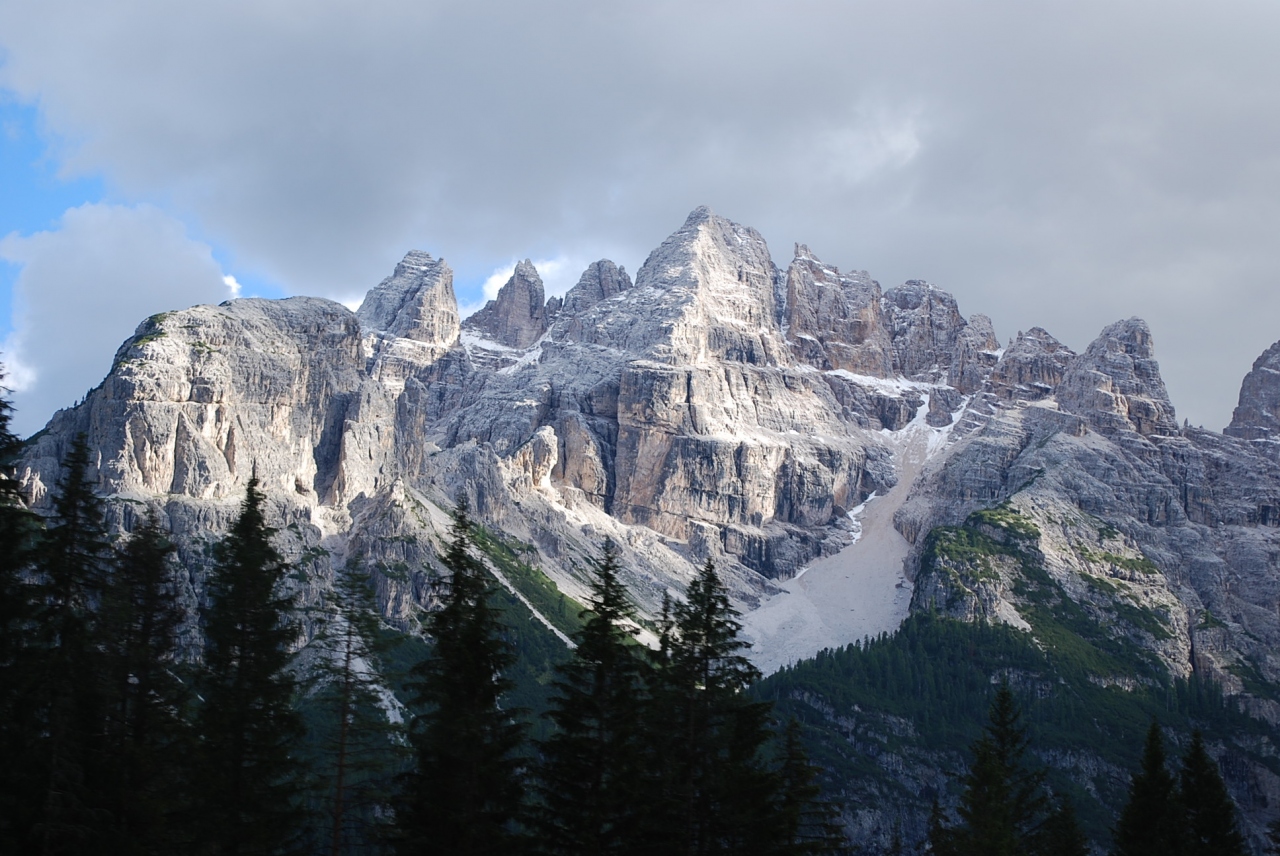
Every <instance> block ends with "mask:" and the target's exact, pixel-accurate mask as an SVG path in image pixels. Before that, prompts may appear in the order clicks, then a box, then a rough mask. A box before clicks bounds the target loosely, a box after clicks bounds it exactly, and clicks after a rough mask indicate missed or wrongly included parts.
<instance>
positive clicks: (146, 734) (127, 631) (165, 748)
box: [100, 512, 190, 854]
mask: <svg viewBox="0 0 1280 856" xmlns="http://www.w3.org/2000/svg"><path fill="white" fill-rule="evenodd" d="M172 552H173V545H172V544H171V543H170V542H169V540H168V539H167V538H166V536H165V533H164V532H163V530H162V529H161V528H160V524H159V522H158V520H157V518H156V515H155V513H154V512H152V513H151V514H150V515H148V517H147V519H146V520H145V521H144V522H143V523H142V525H141V526H139V527H138V528H137V530H136V531H135V532H134V533H133V535H132V536H131V537H130V538H129V539H128V541H127V542H126V543H125V545H124V547H123V548H122V549H120V550H119V551H118V552H117V554H116V557H115V561H114V573H113V574H112V577H111V584H110V585H109V586H108V587H107V589H106V590H105V592H104V594H103V598H102V607H101V618H100V624H101V636H102V640H103V647H104V653H105V661H106V662H105V667H106V668H105V675H106V677H107V679H108V681H109V683H108V687H107V711H106V714H107V721H106V739H107V745H106V757H105V759H104V760H105V766H106V767H107V769H108V770H109V772H110V778H109V779H108V785H109V787H108V792H107V796H109V797H110V799H111V806H112V812H113V814H114V816H115V823H114V827H115V828H114V832H113V835H112V839H113V840H112V842H111V843H110V845H109V846H108V848H107V849H109V850H114V851H116V852H121V853H129V854H135V853H138V854H142V853H169V852H172V851H173V850H174V849H175V848H176V847H177V845H178V843H179V840H178V839H177V838H175V834H176V828H175V827H176V819H175V815H176V813H177V811H178V810H179V808H180V804H179V799H180V797H181V795H182V791H183V789H182V778H183V777H182V771H183V763H184V755H185V754H186V753H187V751H188V750H189V749H190V747H189V746H188V745H187V744H186V740H187V738H188V736H189V735H188V730H187V727H186V724H185V722H184V720H183V719H182V714H183V712H184V708H185V706H186V703H187V701H188V694H187V692H186V689H185V687H184V686H183V684H182V682H181V681H180V680H178V678H177V677H176V676H175V674H174V672H173V666H174V665H175V663H174V661H175V658H176V648H177V633H178V627H179V625H180V624H181V623H182V620H183V617H184V614H183V610H182V608H181V607H180V606H179V604H178V599H177V591H176V586H175V582H174V579H173V574H172V572H171V570H170V567H169V564H168V557H169V555H170V554H171V553H172Z"/></svg>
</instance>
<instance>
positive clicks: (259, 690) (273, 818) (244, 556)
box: [196, 478, 302, 856]
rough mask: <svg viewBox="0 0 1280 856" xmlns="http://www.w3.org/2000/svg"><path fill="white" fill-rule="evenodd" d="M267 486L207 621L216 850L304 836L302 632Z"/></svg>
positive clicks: (286, 843) (209, 780) (224, 571)
mask: <svg viewBox="0 0 1280 856" xmlns="http://www.w3.org/2000/svg"><path fill="white" fill-rule="evenodd" d="M264 502H265V499H264V497H263V495H262V493H261V491H259V490H258V480H257V479H256V478H252V479H250V480H249V485H248V488H247V490H246V492H245V499H244V503H243V504H242V505H241V507H240V516H239V517H238V518H237V519H236V521H235V523H234V524H233V525H232V527H231V531H230V532H229V533H228V534H227V536H226V537H225V538H224V539H223V541H222V542H221V544H220V545H219V548H218V556H217V564H216V566H215V568H214V570H213V573H212V575H211V576H210V579H209V591H210V601H211V602H210V605H209V609H208V612H207V614H206V615H205V636H206V640H207V647H206V650H205V674H204V679H203V681H202V684H201V694H202V696H203V703H202V704H201V705H200V708H199V710H198V712H197V717H196V730H197V732H198V734H199V739H200V751H199V753H198V758H199V770H198V773H197V777H196V780H197V782H198V784H199V786H200V790H199V796H200V799H199V810H198V812H197V815H196V817H197V822H198V823H199V826H200V829H201V845H202V846H203V847H207V848H208V849H209V851H210V852H212V853H217V854H226V856H241V854H249V853H254V854H257V853H275V852H282V851H287V850H288V849H289V848H290V847H291V846H292V845H293V843H294V842H295V841H296V840H297V839H298V837H299V835H300V824H301V820H302V814H301V810H300V807H299V805H298V796H299V789H300V784H301V778H302V776H301V774H302V770H301V769H300V766H301V765H300V763H299V761H298V758H297V751H296V748H297V746H298V742H299V740H300V738H301V736H302V723H301V720H300V718H299V716H298V713H297V711H296V710H295V708H294V706H293V701H294V695H295V685H294V680H293V677H292V676H291V675H290V673H289V671H288V668H287V667H288V665H289V661H290V649H291V647H292V645H293V643H294V642H295V640H296V639H297V635H298V634H297V627H296V625H295V624H294V623H293V622H292V620H291V619H290V615H291V609H292V606H293V601H292V599H291V598H289V597H286V596H284V595H283V594H282V593H281V591H280V587H281V582H282V580H283V579H284V574H285V571H286V570H287V567H288V566H287V565H286V564H285V563H284V561H283V560H282V559H281V558H280V554H279V553H278V552H277V551H276V549H275V548H274V547H273V546H272V545H271V535H272V530H271V529H270V528H268V527H267V524H266V519H265V516H264V510H263V505H264Z"/></svg>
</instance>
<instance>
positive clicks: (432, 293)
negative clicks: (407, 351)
mask: <svg viewBox="0 0 1280 856" xmlns="http://www.w3.org/2000/svg"><path fill="white" fill-rule="evenodd" d="M356 317H357V318H359V319H360V324H361V326H362V327H364V328H365V329H366V330H368V331H370V332H372V333H383V334H385V335H386V336H387V337H388V338H401V339H412V340H413V341H416V342H423V343H426V344H428V345H432V346H435V347H438V348H448V347H450V346H452V345H453V344H454V343H455V342H457V340H458V332H459V319H458V300H457V298H456V297H455V296H454V294H453V271H452V270H450V269H449V266H448V265H447V264H445V263H444V260H443V259H433V258H432V257H431V256H430V254H428V253H423V252H419V251H417V250H413V251H411V252H409V253H408V254H407V255H405V257H404V259H403V260H402V261H401V262H400V263H399V264H398V265H396V269H395V272H394V273H392V274H391V276H389V277H387V278H386V279H384V280H383V281H382V282H381V283H379V284H378V285H376V286H374V287H373V288H371V289H370V290H369V293H368V294H367V295H365V298H364V302H363V303H361V304H360V308H359V309H358V310H357V311H356Z"/></svg>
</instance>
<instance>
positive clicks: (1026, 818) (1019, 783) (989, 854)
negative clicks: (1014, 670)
mask: <svg viewBox="0 0 1280 856" xmlns="http://www.w3.org/2000/svg"><path fill="white" fill-rule="evenodd" d="M1021 719H1022V716H1021V712H1020V711H1019V710H1018V705H1017V702H1016V701H1015V700H1014V697H1013V692H1012V691H1011V690H1010V689H1009V686H1008V685H1007V684H1002V685H1001V686H1000V688H999V689H998V690H997V691H996V695H995V699H994V700H993V701H992V703H991V710H990V712H989V714H988V720H987V724H986V725H985V726H984V729H983V731H984V733H983V735H982V737H980V738H979V739H978V740H977V741H975V742H974V744H973V745H972V746H971V747H970V751H971V752H972V754H973V761H972V763H971V764H970V767H969V772H968V774H966V776H965V777H964V791H963V792H962V793H961V796H960V805H959V808H958V809H957V814H958V815H959V819H960V823H959V825H958V826H956V827H954V828H947V826H946V824H945V823H942V822H941V820H940V817H938V818H935V822H934V824H933V827H934V828H933V830H932V832H931V843H932V845H933V849H934V850H935V851H936V852H939V853H950V854H956V856H971V854H972V856H979V854H984V856H1019V854H1028V853H1035V852H1037V849H1038V846H1039V844H1040V839H1039V832H1040V828H1041V826H1042V824H1043V823H1044V821H1045V818H1046V816H1047V814H1048V810H1049V802H1048V798H1047V797H1046V796H1045V794H1044V788H1043V785H1044V771H1043V770H1039V769H1033V768H1031V767H1029V766H1028V764H1027V759H1026V753H1027V746H1028V740H1027V731H1026V728H1025V727H1024V726H1023V725H1022V722H1021Z"/></svg>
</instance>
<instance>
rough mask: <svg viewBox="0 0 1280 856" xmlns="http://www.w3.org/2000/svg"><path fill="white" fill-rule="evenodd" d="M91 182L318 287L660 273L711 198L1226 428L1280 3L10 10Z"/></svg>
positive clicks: (239, 5) (26, 57) (44, 96)
mask: <svg viewBox="0 0 1280 856" xmlns="http://www.w3.org/2000/svg"><path fill="white" fill-rule="evenodd" d="M0 17H3V20H5V28H4V30H3V32H0V45H2V46H3V48H4V49H5V51H6V54H5V62H4V64H3V66H0V86H4V87H6V88H8V89H10V90H11V91H13V92H16V93H17V94H18V95H19V96H21V97H24V98H28V99H32V100H36V99H38V101H39V103H40V104H41V107H42V110H43V113H44V115H45V117H46V120H47V121H48V123H49V126H50V128H51V129H53V130H54V131H56V132H58V134H60V135H61V137H60V138H61V139H64V140H68V141H70V142H68V143H66V147H65V149H64V151H63V152H62V153H61V156H62V157H63V158H64V162H65V164H66V169H67V170H68V171H70V172H73V173H74V172H78V171H85V172H101V173H103V174H104V175H105V176H106V177H107V179H108V181H109V182H110V184H111V185H112V187H113V188H114V191H115V192H116V193H118V194H119V195H120V196H121V197H122V198H132V199H148V200H154V201H157V204H163V205H164V206H165V207H166V209H167V210H170V211H172V212H173V213H174V214H175V216H178V217H181V218H183V219H184V220H187V221H188V222H191V223H192V224H194V225H196V226H197V228H198V230H199V232H200V234H202V235H205V236H209V238H210V240H214V241H216V242H217V243H218V244H219V245H220V246H225V247H226V248H227V249H228V250H229V251H230V252H231V253H233V255H234V267H236V268H238V269H239V268H243V269H246V270H252V271H255V272H257V273H259V274H261V275H265V276H268V277H273V278H275V279H277V280H278V281H280V282H281V283H283V284H284V285H285V287H286V288H287V289H288V290H290V291H292V292H294V293H316V294H324V295H327V296H332V297H338V298H346V299H350V298H351V297H353V296H356V295H358V294H359V293H362V292H363V291H364V290H365V289H366V288H367V287H368V286H369V285H371V284H373V283H375V282H377V281H378V280H379V279H380V278H381V277H382V276H383V275H385V273H386V272H387V271H388V270H389V269H390V266H391V265H392V264H393V263H394V262H395V260H396V259H397V258H398V256H399V255H400V254H401V253H402V252H403V251H404V250H405V249H407V248H409V247H411V246H413V247H420V248H422V249H427V250H429V251H431V252H433V253H436V254H443V255H444V256H445V257H446V258H448V259H449V260H450V262H451V263H453V264H454V266H455V268H457V269H458V270H459V271H460V273H461V274H462V275H463V276H462V277H461V278H462V279H468V278H469V280H470V281H471V282H473V284H474V286H475V293H473V294H468V293H466V292H465V291H464V292H463V293H462V295H461V296H462V298H463V299H464V301H474V300H476V299H478V297H479V293H478V289H479V286H480V284H481V282H482V281H483V280H484V279H485V278H486V277H487V276H488V275H489V274H490V273H491V272H492V271H493V269H494V268H495V267H498V266H500V265H502V264H504V263H505V262H506V261H507V260H509V259H510V258H513V257H520V258H523V257H526V256H529V257H533V258H557V257H569V258H595V257H598V256H605V255H607V256H610V257H613V258H615V259H616V260H618V261H620V262H623V263H625V264H627V265H628V267H630V268H632V269H634V268H635V267H636V266H637V265H638V263H639V262H640V261H641V260H642V259H643V257H644V255H645V253H647V252H648V250H650V249H652V248H653V247H655V246H656V245H657V244H658V243H659V242H660V241H661V240H662V238H663V237H665V235H666V234H667V233H669V232H670V231H672V230H673V229H674V228H675V227H676V226H678V225H679V223H680V222H681V221H682V219H683V217H684V215H685V214H686V213H687V212H688V210H689V209H691V208H692V207H694V206H695V205H698V204H703V203H706V204H709V205H711V206H712V207H713V208H715V209H716V210H717V211H719V212H720V213H722V214H724V215H726V216H729V217H732V218H734V219H736V220H739V221H741V222H745V223H749V224H751V225H754V226H756V227H757V228H759V229H760V230H761V231H762V232H763V234H764V235H765V236H766V238H768V239H769V240H770V242H771V245H772V246H773V249H774V252H775V255H777V256H779V257H780V258H779V262H780V263H784V264H785V262H786V260H787V259H786V257H787V256H788V255H789V248H790V245H791V242H793V241H804V242H806V243H808V244H809V245H810V246H811V247H813V249H814V250H815V251H816V252H817V253H818V254H819V255H820V256H822V257H823V258H824V259H827V260H828V261H830V262H833V263H836V264H839V265H841V266H842V267H856V268H865V269H867V270H869V271H870V272H871V273H872V274H873V275H874V276H876V277H877V278H879V279H880V280H881V281H882V282H883V283H884V284H885V285H886V286H888V285H892V284H895V283H896V282H899V281H901V280H903V279H906V278H909V277H922V278H928V279H930V280H932V281H934V282H936V283H938V284H939V285H941V286H942V287H944V288H947V289H949V290H951V291H953V292H955V293H956V294H957V296H958V298H959V299H960V301H961V306H962V308H963V309H964V310H965V311H967V312H985V313H987V314H989V315H991V316H992V317H993V319H994V320H995V322H996V325H997V330H998V331H999V332H1000V333H1001V335H1003V336H1009V335H1012V334H1013V333H1014V332H1016V330H1017V329H1018V328H1024V329H1025V328H1027V327H1030V326H1033V325H1036V324H1039V325H1042V326H1045V327H1047V328H1048V329H1049V330H1050V331H1051V332H1053V333H1055V334H1056V335H1058V336H1059V337H1061V338H1063V339H1065V340H1066V341H1067V342H1068V343H1069V344H1071V345H1072V346H1074V347H1076V348H1083V347H1084V346H1085V345H1086V344H1087V343H1088V341H1089V339H1090V338H1092V337H1093V336H1094V335H1096V333H1097V331H1098V330H1100V329H1101V328H1102V327H1103V326H1104V325H1105V324H1107V323H1109V322H1110V321H1112V320H1115V319H1116V318H1118V317H1123V316H1128V315H1134V314H1137V315H1141V316H1143V317H1145V318H1147V320H1148V321H1149V322H1150V323H1151V326H1152V328H1153V331H1154V333H1155V336H1156V343H1157V348H1158V353H1159V355H1160V357H1161V359H1162V363H1163V364H1164V366H1165V369H1166V378H1167V380H1168V381H1169V385H1170V387H1171V391H1172V394H1173V397H1174V401H1175V404H1176V405H1177V406H1178V409H1179V412H1180V414H1183V415H1187V416H1189V417H1190V419H1191V421H1192V422H1205V423H1206V424H1208V425H1209V426H1211V427H1219V428H1220V427H1221V426H1222V425H1223V424H1224V423H1225V422H1226V421H1227V419H1228V418H1229V415H1230V408H1231V406H1232V404H1233V403H1234V397H1235V393H1236V390H1237V389H1238V384H1239V379H1240V377H1241V376H1242V375H1243V373H1244V371H1245V370H1247V368H1248V366H1249V364H1250V362H1251V361H1252V359H1253V358H1254V356H1256V355H1257V354H1258V353H1259V352H1260V351H1261V350H1262V349H1263V348H1265V347H1266V346H1267V345H1268V344H1270V343H1271V342H1272V341H1274V340H1275V339H1277V338H1280V313H1278V312H1277V309H1280V297H1277V292H1280V289H1277V288H1276V284H1277V283H1276V280H1277V275H1278V274H1280V245H1278V243H1277V242H1276V241H1275V240H1274V237H1273V235H1272V234H1271V232H1272V231H1273V228H1274V227H1273V225H1272V224H1274V223H1275V222H1277V220H1276V217H1275V215H1276V213H1277V211H1276V207H1277V204H1280V202H1278V200H1280V145H1277V143H1280V111H1278V110H1277V108H1276V106H1275V97H1274V93H1275V91H1276V86H1277V83H1280V54H1277V52H1276V51H1275V50H1274V49H1273V45H1272V41H1273V39H1274V34H1275V33H1276V32H1280V28H1278V27H1277V25H1278V24H1280V6H1277V5H1276V4H1272V3H1265V2H1257V0H1254V2H1248V1H1247V0H1228V2H1224V3H1217V4H1212V6H1211V7H1210V5H1209V4H1203V3H1195V2H1148V0H1142V2H1137V0H1134V2H1125V3H1114V2H1109V3H1102V2H1080V3H1072V4H1060V3H1048V2H1033V3H1026V2H1015V0H987V2H983V3H963V4H962V3H954V2H949V0H926V1H925V2H912V0H907V2H900V3H893V4H888V3H871V2H864V3H858V2H840V3H836V2H813V1H812V0H810V2H805V0H798V2H793V3H787V4H778V3H765V2H742V0H738V2H732V3H729V2H697V0H694V2H689V0H683V2H666V0H659V2H646V3H634V4H633V3H617V4H601V3H596V2H548V3H538V4H530V3H517V2H470V3H454V2H447V3H446V2H435V3H430V2H426V3H424V2H412V3H409V2H406V3H393V2H382V3H373V4H359V5H357V4H354V3H350V2H345V0H319V2H315V1H314V0H313V2H308V3H306V4H302V3H293V2H271V3H262V2H254V3H249V2H226V3H218V4H173V3H168V2H162V0H143V2H138V3H132V4H128V5H127V6H124V7H121V6H119V5H115V4H91V3H69V2H60V0H46V2H43V3H40V4H27V3H21V2H18V0H0Z"/></svg>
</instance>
